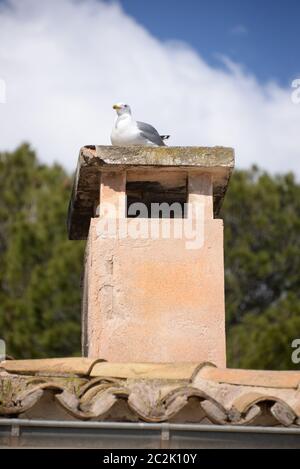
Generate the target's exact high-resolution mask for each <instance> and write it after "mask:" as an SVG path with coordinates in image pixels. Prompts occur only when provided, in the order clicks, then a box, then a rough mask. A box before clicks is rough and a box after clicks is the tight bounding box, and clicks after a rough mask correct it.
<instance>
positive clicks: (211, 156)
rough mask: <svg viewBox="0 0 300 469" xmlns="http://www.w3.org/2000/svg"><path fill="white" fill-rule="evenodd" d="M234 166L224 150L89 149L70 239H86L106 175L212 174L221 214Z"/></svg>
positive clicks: (79, 174) (80, 171)
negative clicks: (131, 171) (148, 171)
mask: <svg viewBox="0 0 300 469" xmlns="http://www.w3.org/2000/svg"><path fill="white" fill-rule="evenodd" d="M233 166H234V151H233V149H232V148H224V147H211V148H210V147H144V146H133V147H117V146H97V147H96V146H86V147H83V148H81V150H80V153H79V159H78V165H77V170H76V176H75V181H74V186H73V191H72V197H71V201H70V206H69V215H68V232H69V238H70V239H86V238H87V235H88V230H89V224H90V219H91V218H92V217H93V216H94V208H95V201H99V196H100V195H99V188H100V175H101V173H102V172H105V171H112V170H113V171H123V170H125V169H126V170H129V169H132V168H139V169H140V170H142V169H143V168H144V169H146V168H152V169H153V172H157V171H158V172H159V171H160V170H161V169H163V168H164V169H165V170H171V171H174V170H179V171H181V172H182V171H183V170H184V169H190V170H191V171H192V170H197V169H198V170H199V169H201V170H202V171H203V172H206V173H207V174H210V175H211V176H212V183H213V196H214V213H215V215H217V214H218V212H219V210H220V207H221V204H222V201H223V198H224V194H225V192H226V188H227V185H228V181H229V178H230V175H231V172H232V169H233Z"/></svg>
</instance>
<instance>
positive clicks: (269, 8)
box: [120, 0, 300, 86]
mask: <svg viewBox="0 0 300 469" xmlns="http://www.w3.org/2000/svg"><path fill="white" fill-rule="evenodd" d="M120 3H121V4H122V6H123V8H124V9H125V11H126V12H127V13H128V14H130V15H131V16H133V17H134V18H136V20H137V21H138V22H139V23H141V24H143V25H144V26H145V27H146V28H147V29H148V30H149V31H150V32H151V33H152V34H153V35H155V36H156V37H158V38H160V39H162V40H169V39H179V40H183V41H186V42H188V43H189V44H190V45H192V46H193V47H194V48H195V49H196V50H197V51H198V52H199V53H200V54H201V55H202V57H204V59H205V60H206V61H207V62H208V63H209V64H211V65H214V66H218V65H220V61H219V58H218V57H219V56H220V55H226V56H228V57H230V58H231V59H232V60H233V61H235V62H239V63H241V64H243V65H244V66H245V67H246V69H247V70H248V72H250V73H253V74H255V76H256V77H257V78H258V79H259V80H261V81H268V80H275V81H277V82H278V83H280V84H281V85H283V86H288V85H289V84H290V82H291V80H293V79H294V78H295V77H296V76H299V75H300V54H299V40H300V1H299V0H184V1H182V0H177V1H176V0H151V1H142V0H120Z"/></svg>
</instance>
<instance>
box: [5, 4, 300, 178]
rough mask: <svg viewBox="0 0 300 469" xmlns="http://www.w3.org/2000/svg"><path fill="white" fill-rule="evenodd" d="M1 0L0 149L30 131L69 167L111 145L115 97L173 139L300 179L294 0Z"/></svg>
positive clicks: (297, 8) (38, 145) (42, 152)
mask: <svg viewBox="0 0 300 469" xmlns="http://www.w3.org/2000/svg"><path fill="white" fill-rule="evenodd" d="M0 5H1V8H0V150H3V149H8V150H10V149H13V148H15V147H16V146H17V145H18V144H19V143H21V142H22V141H24V140H25V141H29V142H31V143H32V145H33V147H34V148H35V149H36V150H37V152H38V155H39V157H40V158H41V159H42V160H43V161H46V162H53V161H59V162H60V163H62V164H63V165H64V166H66V167H67V168H68V169H69V170H71V171H72V170H74V168H75V166H76V159H77V155H78V149H79V148H80V147H81V146H83V145H85V144H103V145H109V144H110V134H111V129H112V126H113V123H114V119H115V113H114V111H113V109H112V105H113V104H114V103H116V102H119V101H123V102H127V103H129V104H130V105H131V108H132V110H133V116H134V117H135V118H136V119H137V120H140V121H144V122H148V123H150V124H152V125H154V126H155V127H156V128H157V130H158V131H159V132H161V133H162V134H168V135H169V134H170V135H171V137H170V139H169V140H168V145H170V146H176V145H181V146H193V145H195V146H215V145H221V146H229V147H233V148H234V149H235V152H236V165H237V167H244V168H248V167H249V166H250V165H251V164H253V163H255V164H257V165H259V166H260V167H261V168H265V169H267V170H268V171H271V172H272V173H274V172H287V171H290V170H292V171H294V172H295V173H296V174H297V175H298V177H300V132H299V128H300V65H299V64H300V60H299V50H298V49H299V46H298V44H299V36H298V30H299V28H298V24H297V23H299V18H300V0H297V1H294V0H286V1H285V2H283V1H279V0H273V1H272V2H271V1H270V0H260V1H257V0H251V1H247V0H240V1H237V0H223V1H220V0H210V1H206V0H199V1H195V0H194V1H193V0H185V1H184V2H183V1H178V0H173V1H171V0H161V1H157V0H151V1H150V0H149V1H146V0H139V1H137V0H119V1H115V0H51V1H46V0H6V1H5V2H1V0H0ZM176 41H179V42H181V43H184V44H187V45H188V47H185V46H184V45H182V44H180V47H179V46H178V42H176ZM296 79H297V81H296ZM294 80H295V81H294ZM292 81H293V85H294V87H292V86H291V84H292ZM1 88H2V92H1ZM1 94H2V95H4V94H5V97H4V99H3V96H2V98H1Z"/></svg>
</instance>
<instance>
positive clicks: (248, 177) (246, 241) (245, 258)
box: [222, 167, 300, 369]
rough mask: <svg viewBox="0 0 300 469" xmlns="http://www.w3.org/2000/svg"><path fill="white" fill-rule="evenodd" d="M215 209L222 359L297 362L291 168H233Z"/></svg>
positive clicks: (298, 207) (278, 364)
mask: <svg viewBox="0 0 300 469" xmlns="http://www.w3.org/2000/svg"><path fill="white" fill-rule="evenodd" d="M222 216H223V218H224V225H225V284H226V316H227V350H228V359H229V364H230V366H237V367H243V368H247V367H250V368H265V369H270V368H272V369H289V368H297V366H298V369H299V365H293V363H292V362H291V353H292V351H293V349H292V348H291V342H292V340H293V339H294V338H298V337H299V338H300V185H299V184H297V182H296V181H295V179H294V176H293V175H292V174H287V175H282V176H270V175H269V174H267V173H265V172H261V171H259V170H258V169H257V168H255V167H253V168H252V169H251V170H250V171H235V173H234V176H233V177H232V180H231V183H230V185H229V190H228V194H227V195H226V198H225V203H224V206H223V209H222Z"/></svg>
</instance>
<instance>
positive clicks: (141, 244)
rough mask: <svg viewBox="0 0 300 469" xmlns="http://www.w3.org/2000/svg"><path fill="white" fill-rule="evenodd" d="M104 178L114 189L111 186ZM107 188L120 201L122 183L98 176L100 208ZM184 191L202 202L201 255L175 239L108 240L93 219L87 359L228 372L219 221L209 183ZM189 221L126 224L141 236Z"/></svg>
mask: <svg viewBox="0 0 300 469" xmlns="http://www.w3.org/2000/svg"><path fill="white" fill-rule="evenodd" d="M123 176H124V175H123ZM109 177H113V178H114V180H115V181H117V182H116V183H114V184H110V183H109ZM104 181H105V184H106V185H108V186H110V189H106V188H105V187H104V186H103V184H104ZM112 187H114V188H115V189H116V190H115V192H119V194H121V196H123V194H124V190H125V178H124V177H122V176H121V175H120V174H119V175H118V176H117V178H115V177H114V175H112V174H111V176H109V175H108V174H107V175H106V176H105V179H103V177H102V188H101V201H102V202H103V200H104V197H106V196H109V199H110V201H112V200H116V199H114V197H115V195H116V194H114V193H113V192H114V191H111V188H112ZM188 187H189V201H190V202H193V203H194V204H200V205H201V204H203V203H204V212H203V213H204V219H203V220H202V222H203V223H204V229H203V230H204V231H203V234H204V238H203V239H204V243H203V246H202V247H200V248H199V249H186V239H174V237H170V238H169V239H163V238H162V237H160V238H159V239H151V238H150V239H149V238H148V239H132V238H131V237H130V236H127V237H125V238H122V239H110V238H108V237H105V236H103V234H102V233H101V230H100V231H99V226H97V225H98V222H99V220H101V217H100V219H99V218H92V219H91V224H90V232H89V238H88V243H87V253H86V261H85V279H84V301H83V325H84V329H85V331H84V334H83V336H84V342H85V347H84V350H85V353H86V354H87V355H88V356H89V357H91V358H98V357H99V358H104V359H106V360H108V361H114V362H183V361H196V362H201V361H211V362H213V363H215V364H216V365H217V366H219V367H225V366H226V352H225V311H224V266H223V222H222V220H214V219H213V218H212V216H213V215H212V207H213V205H212V204H213V201H212V189H211V180H210V179H209V177H206V176H205V175H203V174H202V175H200V174H198V175H197V174H196V173H193V174H190V175H189V184H188ZM100 205H101V204H100ZM100 215H101V209H100ZM198 216H199V215H198ZM202 217H203V214H202ZM188 221H189V220H188V219H173V220H168V219H160V220H149V219H135V220H133V219H124V223H125V224H126V225H127V224H128V223H131V224H134V223H135V224H136V225H137V226H139V227H140V229H141V230H142V229H143V228H145V226H146V224H147V223H150V222H151V223H156V224H157V225H158V226H159V227H160V228H163V227H164V226H166V224H167V223H170V222H171V225H172V226H174V224H177V226H181V227H184V226H185V225H186V224H187V223H188ZM148 226H149V225H148Z"/></svg>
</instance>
